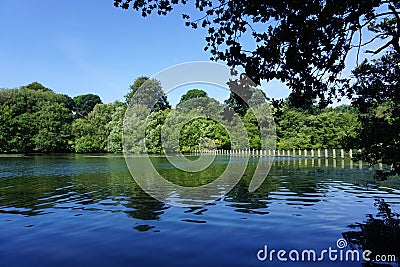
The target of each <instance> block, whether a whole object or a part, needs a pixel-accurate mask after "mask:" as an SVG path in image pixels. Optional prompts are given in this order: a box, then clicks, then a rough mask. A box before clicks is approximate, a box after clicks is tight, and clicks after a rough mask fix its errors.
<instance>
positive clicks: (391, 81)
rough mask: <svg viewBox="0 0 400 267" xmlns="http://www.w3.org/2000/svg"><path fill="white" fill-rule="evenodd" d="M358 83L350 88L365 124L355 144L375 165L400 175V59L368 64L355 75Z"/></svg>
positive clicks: (384, 58)
mask: <svg viewBox="0 0 400 267" xmlns="http://www.w3.org/2000/svg"><path fill="white" fill-rule="evenodd" d="M353 74H354V76H355V78H356V79H357V80H356V82H355V84H354V85H353V86H352V87H350V88H348V93H349V94H354V97H353V105H354V106H355V107H356V108H358V110H359V118H358V119H359V121H360V122H361V124H362V128H361V130H360V133H359V136H361V137H362V138H361V139H358V138H354V139H353V140H351V142H352V143H354V144H356V145H357V146H358V147H359V148H361V149H362V153H361V154H360V155H359V156H360V157H361V158H362V159H364V160H366V161H368V162H369V163H370V164H371V165H373V164H376V163H377V162H383V163H385V164H388V165H392V168H393V170H392V172H393V173H397V174H400V87H399V84H400V56H399V54H396V53H388V54H386V55H384V56H382V57H381V58H380V59H378V60H373V61H371V62H367V61H365V62H364V63H363V64H361V65H360V66H359V67H358V68H357V69H356V70H355V71H354V72H353Z"/></svg>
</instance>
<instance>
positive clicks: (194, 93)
mask: <svg viewBox="0 0 400 267" xmlns="http://www.w3.org/2000/svg"><path fill="white" fill-rule="evenodd" d="M200 97H208V95H207V93H206V92H205V91H203V90H200V89H191V90H189V91H187V92H186V93H185V94H183V95H182V96H181V100H180V101H179V103H178V104H177V106H179V105H181V104H182V103H183V102H185V101H188V100H190V99H196V98H200Z"/></svg>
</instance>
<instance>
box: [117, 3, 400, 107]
mask: <svg viewBox="0 0 400 267" xmlns="http://www.w3.org/2000/svg"><path fill="white" fill-rule="evenodd" d="M191 3H192V2H189V1H187V0H163V1H152V0H148V1H143V0H114V5H115V6H116V7H119V8H122V9H129V8H132V9H133V10H136V11H137V12H139V13H140V15H142V16H144V17H146V16H148V15H150V14H151V13H153V12H156V13H157V14H159V15H167V14H168V13H170V12H171V11H172V10H173V9H174V8H175V7H176V6H178V5H189V4H191ZM194 6H195V8H196V9H197V11H199V12H200V15H198V14H199V13H197V12H196V15H193V14H182V17H183V20H184V21H185V24H186V25H187V26H190V27H193V28H195V29H196V28H198V27H203V28H205V29H206V30H207V36H206V37H205V39H206V42H207V44H206V46H205V48H204V49H205V50H209V51H210V53H211V59H212V60H222V61H225V62H226V63H227V64H228V66H231V67H238V66H241V67H243V68H244V69H245V73H246V75H247V76H249V77H250V78H251V79H252V80H253V81H254V82H256V83H259V82H260V80H261V79H265V80H271V79H273V78H277V79H279V80H281V81H282V82H284V83H286V84H287V85H288V86H289V87H290V88H291V89H292V90H293V94H296V95H298V97H302V98H304V99H315V98H319V100H320V103H321V105H326V104H327V103H330V102H331V98H332V97H333V96H334V95H335V92H336V90H335V89H336V86H335V85H337V83H338V82H339V81H340V80H341V79H340V74H341V72H342V70H343V69H344V68H345V64H346V58H347V55H348V54H349V51H350V50H351V49H353V48H356V49H358V51H360V49H363V48H364V47H366V48H367V45H368V44H370V43H374V41H376V40H380V42H377V43H375V44H378V48H377V49H375V50H373V51H367V52H370V53H372V54H377V53H379V52H381V51H384V50H385V49H388V48H390V49H393V50H395V51H396V52H397V53H399V52H400V47H399V38H400V15H399V9H400V1H399V0H372V1H371V0H348V1H315V0H302V1H242V0H218V1H211V0H196V1H194ZM193 16H196V17H193ZM365 31H368V32H369V33H368V34H365ZM245 39H247V40H249V39H250V40H252V42H250V43H249V44H247V43H246V42H245V41H244V40H245ZM357 55H359V52H358V53H357ZM357 60H358V56H357V58H355V59H353V62H355V61H357Z"/></svg>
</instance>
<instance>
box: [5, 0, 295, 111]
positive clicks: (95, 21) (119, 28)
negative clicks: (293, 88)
mask: <svg viewBox="0 0 400 267" xmlns="http://www.w3.org/2000/svg"><path fill="white" fill-rule="evenodd" d="M181 12H182V10H175V11H174V12H172V13H171V14H170V15H168V16H165V17H160V16H157V15H152V16H150V17H147V18H142V17H141V16H140V15H139V14H138V13H135V12H133V10H129V11H126V10H122V9H117V8H115V7H114V6H113V0H84V1H78V0H69V1H54V0H52V1H50V0H41V1H32V0H18V1H15V0H1V1H0V33H1V37H2V38H1V40H2V41H1V42H0V88H15V87H19V86H22V85H26V84H29V83H31V82H33V81H38V82H40V83H42V84H43V85H45V86H46V87H48V88H51V89H53V90H54V91H56V92H57V93H64V94H68V95H70V96H72V97H73V96H76V95H79V94H85V93H94V94H98V95H99V96H100V97H101V98H102V100H103V101H104V102H112V101H114V100H123V96H124V94H125V93H126V92H127V90H128V87H129V85H130V84H132V82H133V81H134V79H135V78H136V77H138V76H141V75H146V76H151V75H153V74H155V73H157V72H159V71H161V70H163V69H164V68H167V67H170V66H172V65H175V64H179V63H184V62H189V61H208V60H209V57H210V54H209V53H208V52H205V51H204V50H203V48H204V45H205V40H204V36H205V32H204V30H202V29H197V30H193V29H191V28H188V27H185V26H184V21H183V20H182V18H181V15H180V14H181ZM273 84H274V86H273V87H277V88H276V89H278V90H273V91H271V90H268V91H267V94H268V95H269V96H271V97H278V98H279V97H285V96H287V94H288V92H289V91H288V89H286V88H284V87H283V86H281V85H279V84H278V83H273ZM177 98H179V97H178V96H175V97H172V99H170V102H172V103H173V104H174V102H176V101H177Z"/></svg>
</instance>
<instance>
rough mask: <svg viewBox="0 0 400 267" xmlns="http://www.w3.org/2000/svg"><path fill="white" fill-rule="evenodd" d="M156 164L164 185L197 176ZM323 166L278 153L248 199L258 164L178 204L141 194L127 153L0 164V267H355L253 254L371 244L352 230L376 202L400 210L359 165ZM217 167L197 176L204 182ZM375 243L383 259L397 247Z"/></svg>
mask: <svg viewBox="0 0 400 267" xmlns="http://www.w3.org/2000/svg"><path fill="white" fill-rule="evenodd" d="M152 161H153V163H154V165H155V166H156V167H158V169H159V171H160V173H162V174H163V175H164V176H167V177H169V178H170V179H171V181H174V182H176V183H182V184H191V180H190V179H193V178H191V176H190V175H181V174H179V173H177V172H176V170H174V169H173V168H171V166H169V165H168V162H167V160H166V158H165V157H155V158H154V159H152ZM321 161H322V162H321ZM321 161H320V162H318V160H317V159H315V160H311V159H308V160H305V159H298V158H276V159H275V161H274V162H273V165H272V168H271V170H270V172H269V175H268V177H267V178H266V180H265V181H264V182H263V184H262V185H261V186H260V187H259V188H258V189H257V190H256V191H255V192H252V193H250V192H248V184H249V179H250V178H249V177H251V173H252V171H254V166H255V164H256V161H253V162H250V164H249V166H248V168H247V170H246V172H245V174H244V176H243V178H242V179H241V180H240V181H239V183H238V184H237V185H236V186H235V187H234V188H233V190H231V191H230V192H229V193H227V194H226V195H225V196H224V197H222V198H220V199H218V200H217V201H215V202H212V203H209V204H205V205H203V206H200V207H177V206H170V205H167V204H164V203H162V202H160V201H158V200H155V199H153V198H152V197H150V196H149V195H147V194H146V193H145V192H144V191H143V190H142V189H141V188H140V187H139V186H138V185H137V184H136V182H135V180H134V179H133V178H132V177H131V175H130V173H129V171H128V168H127V166H126V163H125V160H124V158H123V157H90V156H79V155H58V156H32V157H0V264H1V266H310V265H311V266H362V264H363V261H362V260H360V261H343V260H339V259H337V260H330V259H328V257H325V258H324V259H323V260H321V261H318V260H317V261H315V262H312V263H311V262H309V261H301V260H299V261H292V260H288V261H286V262H283V261H281V260H279V259H278V258H277V256H276V255H274V258H273V260H272V262H271V261H270V260H269V259H266V260H265V261H260V260H259V259H258V257H257V254H259V256H261V258H262V256H264V254H265V253H264V252H265V246H267V247H268V250H269V251H270V250H272V249H274V250H276V251H278V250H281V249H282V250H286V251H287V252H288V253H289V251H290V250H298V251H300V252H302V251H303V250H311V249H313V250H316V251H321V250H324V249H328V248H329V247H332V248H334V249H336V250H337V249H338V247H337V240H338V239H340V238H347V239H346V240H347V242H348V244H347V247H346V249H349V248H350V247H351V246H354V248H357V242H358V241H359V242H363V240H364V241H365V240H367V241H368V242H369V241H371V238H368V236H366V234H365V233H367V234H368V233H369V232H360V231H361V230H360V229H361V228H362V227H356V226H355V227H350V226H351V225H353V226H354V225H357V223H360V224H359V226H360V225H361V226H363V225H369V224H367V223H366V222H367V220H368V217H367V216H368V215H369V214H371V215H372V216H373V218H379V217H377V214H378V212H379V210H378V207H379V206H377V203H378V202H377V199H380V200H382V199H383V200H384V201H385V203H386V204H388V205H390V208H391V209H392V210H395V211H397V212H399V211H400V190H399V189H398V183H396V181H385V182H376V181H375V180H374V178H373V174H374V170H371V169H369V168H368V167H367V166H365V165H364V166H361V169H360V168H359V166H358V162H354V163H352V164H350V162H349V161H348V160H346V161H345V162H344V163H343V164H342V163H341V161H340V159H338V161H337V162H336V164H335V166H334V164H333V160H332V159H329V161H328V162H327V163H328V164H327V166H326V165H325V159H322V160H321ZM226 163H227V156H218V157H217V163H215V164H214V167H215V169H217V170H223V168H225V167H226ZM221 168H222V169H221ZM215 169H212V170H211V171H209V172H205V173H203V175H202V177H201V179H200V180H201V182H204V181H206V182H207V181H209V180H210V179H208V178H207V177H208V176H207V175H211V174H212V173H215V172H218V171H216V170H215ZM210 177H211V176H210ZM375 222H377V219H376V221H375ZM374 225H375V224H374ZM381 226H382V225H381ZM363 229H367V227H364V228H363ZM374 231H379V229H378V230H376V229H375V230H374ZM357 238H358V239H357ZM360 238H361V239H362V238H364V239H362V240H360ZM372 239H373V237H372ZM343 240H344V239H343ZM343 240H342V241H343ZM351 240H352V241H353V243H351ZM357 240H358V241H357ZM364 244H365V242H364ZM375 244H378V245H375V247H374V249H377V250H379V251H380V252H382V251H383V252H387V253H392V252H393V249H391V248H388V247H387V246H385V245H382V244H381V243H379V242H378V243H375ZM344 249H345V248H344ZM394 249H395V250H396V249H398V248H394ZM260 250H262V251H261V252H260ZM397 251H398V250H397ZM395 252H396V251H395ZM268 253H269V252H268ZM292 255H296V254H292ZM287 257H288V255H287V254H286V258H287ZM388 264H391V265H392V266H397V265H396V264H398V263H395V262H388Z"/></svg>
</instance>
